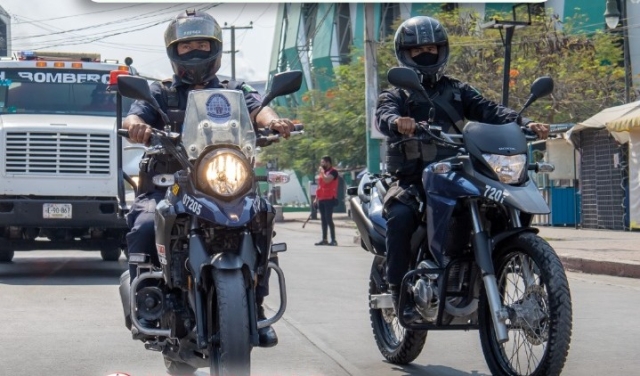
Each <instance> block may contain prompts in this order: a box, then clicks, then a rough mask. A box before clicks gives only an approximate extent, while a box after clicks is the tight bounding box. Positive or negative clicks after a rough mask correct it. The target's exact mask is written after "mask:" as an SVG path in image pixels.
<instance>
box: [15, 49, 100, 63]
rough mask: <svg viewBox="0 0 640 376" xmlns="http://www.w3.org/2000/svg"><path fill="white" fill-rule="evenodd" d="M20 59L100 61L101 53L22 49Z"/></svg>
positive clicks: (19, 53) (19, 54)
mask: <svg viewBox="0 0 640 376" xmlns="http://www.w3.org/2000/svg"><path fill="white" fill-rule="evenodd" d="M18 60H38V61H83V62H87V63H89V62H95V63H99V62H100V54H97V53H87V52H56V51H48V52H46V51H20V52H18Z"/></svg>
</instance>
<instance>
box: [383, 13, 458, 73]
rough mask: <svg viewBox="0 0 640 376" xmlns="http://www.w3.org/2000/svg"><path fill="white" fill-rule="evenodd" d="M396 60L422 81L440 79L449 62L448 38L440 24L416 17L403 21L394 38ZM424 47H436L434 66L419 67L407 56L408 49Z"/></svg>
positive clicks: (430, 19)
mask: <svg viewBox="0 0 640 376" xmlns="http://www.w3.org/2000/svg"><path fill="white" fill-rule="evenodd" d="M394 43H395V51H396V58H397V59H398V63H399V64H400V65H401V66H405V67H409V68H414V69H416V70H417V71H418V73H420V74H422V79H423V81H424V80H426V81H427V82H431V83H435V82H438V80H440V78H442V75H443V74H444V69H445V68H446V66H447V63H448V62H449V37H448V36H447V31H446V30H445V29H444V27H443V26H442V24H440V22H438V21H437V20H436V19H433V18H431V17H426V16H417V17H412V18H409V19H408V20H406V21H404V22H403V23H402V24H401V25H400V27H399V28H398V30H397V31H396V35H395V38H394ZM425 45H435V46H437V47H438V60H437V61H436V62H435V64H431V65H420V64H418V63H416V62H415V61H414V60H413V59H412V58H411V55H410V54H409V49H411V48H414V47H421V46H425Z"/></svg>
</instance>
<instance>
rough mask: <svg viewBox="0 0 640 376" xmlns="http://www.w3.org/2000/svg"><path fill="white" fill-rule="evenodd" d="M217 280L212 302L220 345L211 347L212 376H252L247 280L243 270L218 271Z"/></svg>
mask: <svg viewBox="0 0 640 376" xmlns="http://www.w3.org/2000/svg"><path fill="white" fill-rule="evenodd" d="M213 280H214V288H215V294H214V295H213V296H212V297H211V298H210V300H209V302H210V306H211V307H212V309H211V312H210V316H211V318H212V320H211V321H212V325H211V326H210V327H211V328H212V329H213V330H212V331H211V332H212V333H211V334H212V335H213V337H214V338H215V339H216V340H217V341H216V342H215V343H212V344H210V345H209V358H210V368H211V375H212V376H213V375H215V376H249V374H250V372H251V339H250V335H249V333H250V331H249V305H248V302H247V290H246V285H245V279H244V276H243V274H242V271H241V270H237V269H236V270H220V269H216V270H214V271H213ZM214 299H215V301H214ZM214 302H215V304H213V303H214Z"/></svg>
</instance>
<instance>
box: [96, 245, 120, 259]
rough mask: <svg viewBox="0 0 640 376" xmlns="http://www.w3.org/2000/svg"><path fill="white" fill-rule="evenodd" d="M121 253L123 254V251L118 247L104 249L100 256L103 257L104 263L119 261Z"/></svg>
mask: <svg viewBox="0 0 640 376" xmlns="http://www.w3.org/2000/svg"><path fill="white" fill-rule="evenodd" d="M120 253H122V250H121V249H120V247H118V246H115V247H108V248H103V249H101V250H100V256H102V260H103V261H118V259H119V258H120Z"/></svg>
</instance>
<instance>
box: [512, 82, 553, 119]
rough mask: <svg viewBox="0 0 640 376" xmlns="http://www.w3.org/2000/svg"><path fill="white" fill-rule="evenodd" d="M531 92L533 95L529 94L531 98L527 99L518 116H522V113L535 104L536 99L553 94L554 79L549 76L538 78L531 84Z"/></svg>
mask: <svg viewBox="0 0 640 376" xmlns="http://www.w3.org/2000/svg"><path fill="white" fill-rule="evenodd" d="M530 90H531V93H530V94H529V98H527V101H526V102H525V103H524V106H522V109H521V110H520V112H518V116H520V114H522V112H523V111H524V110H525V109H526V108H528V107H529V106H530V105H531V103H533V102H535V101H536V99H538V98H541V97H546V96H547V95H549V94H551V93H552V92H553V79H552V78H551V77H549V76H542V77H538V78H536V80H535V81H533V83H532V84H531V89H530Z"/></svg>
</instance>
